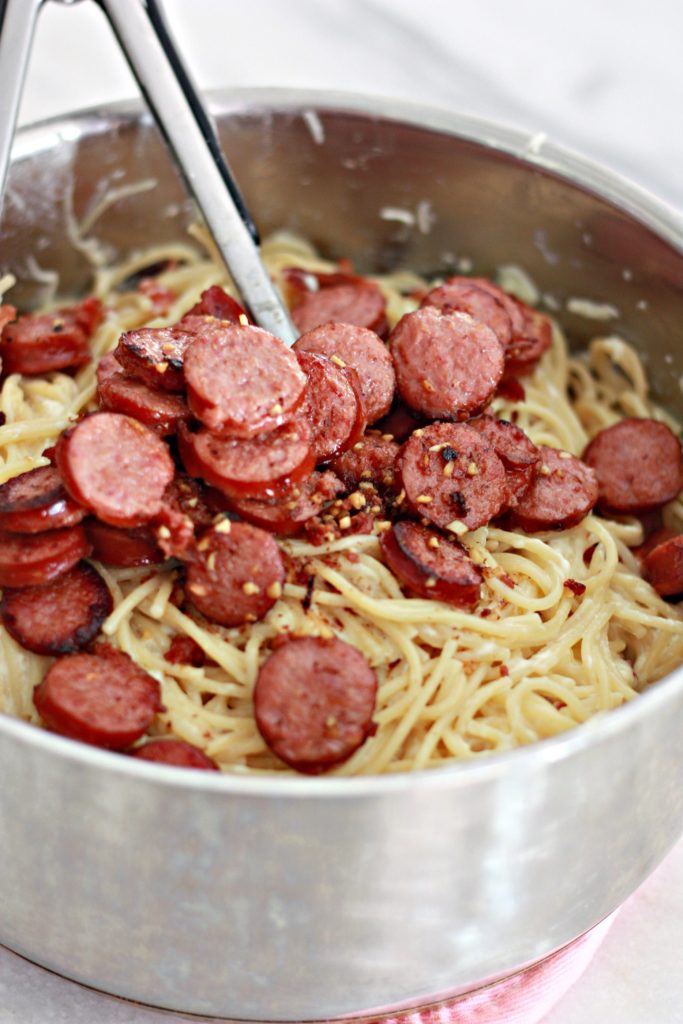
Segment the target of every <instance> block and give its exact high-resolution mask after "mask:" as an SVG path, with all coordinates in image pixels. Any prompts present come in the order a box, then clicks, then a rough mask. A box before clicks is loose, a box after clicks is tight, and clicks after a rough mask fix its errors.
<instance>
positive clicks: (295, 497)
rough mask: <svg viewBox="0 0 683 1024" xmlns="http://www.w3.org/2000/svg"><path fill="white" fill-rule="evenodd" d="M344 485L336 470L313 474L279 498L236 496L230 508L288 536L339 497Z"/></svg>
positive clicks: (266, 528) (251, 521) (249, 521)
mask: <svg viewBox="0 0 683 1024" xmlns="http://www.w3.org/2000/svg"><path fill="white" fill-rule="evenodd" d="M343 490H344V485H343V484H342V482H341V480H340V479H339V478H338V477H337V476H335V474H334V473H330V472H325V473H317V472H316V473H313V474H311V476H309V478H308V480H305V481H304V483H302V484H301V486H300V487H295V488H294V490H293V491H292V492H291V493H290V494H288V495H287V496H286V497H284V498H281V499H280V500H278V501H259V500H258V499H256V498H243V499H242V500H241V501H239V500H236V499H233V500H232V501H231V502H230V505H231V508H232V509H233V510H234V511H235V512H236V513H237V514H238V515H239V516H240V517H241V518H242V519H245V520H246V521H247V522H248V523H252V524H253V525H254V526H260V527H261V528H262V529H264V530H269V531H270V532H271V533H278V534H280V535H281V536H288V535H290V534H293V533H297V532H298V531H299V530H300V529H301V527H302V526H303V525H304V523H307V522H308V520H309V519H313V517H314V516H317V515H319V514H320V513H321V512H322V510H323V509H324V507H325V505H326V503H328V502H330V501H332V499H333V498H336V497H337V495H338V494H341V492H342V491H343Z"/></svg>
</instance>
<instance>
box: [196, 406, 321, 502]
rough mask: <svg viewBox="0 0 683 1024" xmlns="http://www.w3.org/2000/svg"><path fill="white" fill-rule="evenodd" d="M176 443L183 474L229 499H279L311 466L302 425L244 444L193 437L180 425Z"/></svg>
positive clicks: (202, 432)
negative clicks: (177, 443) (227, 496)
mask: <svg viewBox="0 0 683 1024" xmlns="http://www.w3.org/2000/svg"><path fill="white" fill-rule="evenodd" d="M178 439H179V447H180V455H181V458H182V460H183V463H184V464H185V468H186V469H187V471H188V473H190V474H191V476H199V477H201V478H202V479H203V480H205V481H206V482H207V483H208V484H210V485H211V486H212V487H217V488H218V489H219V490H221V491H224V492H225V493H226V494H228V495H230V496H231V497H234V498H263V497H265V498H275V497H278V496H282V495H284V494H286V493H287V492H288V491H290V490H291V489H292V487H293V486H294V485H295V484H298V483H299V481H301V480H303V479H304V478H305V477H307V476H309V475H310V473H311V471H312V470H313V466H314V465H315V459H314V456H313V451H312V449H311V427H310V425H309V424H308V422H307V421H306V420H303V419H297V420H295V421H293V422H292V423H286V424H285V425H284V426H282V427H279V428H278V429H277V430H274V431H272V432H271V433H269V434H262V435H260V436H258V437H254V438H251V439H250V440H248V441H245V440H240V439H238V438H230V437H217V436H216V435H215V434H212V433H211V432H210V431H209V430H200V431H198V432H197V433H196V434H193V433H191V432H190V431H189V430H187V429H186V427H185V426H184V425H183V424H181V426H180V428H179V430H178Z"/></svg>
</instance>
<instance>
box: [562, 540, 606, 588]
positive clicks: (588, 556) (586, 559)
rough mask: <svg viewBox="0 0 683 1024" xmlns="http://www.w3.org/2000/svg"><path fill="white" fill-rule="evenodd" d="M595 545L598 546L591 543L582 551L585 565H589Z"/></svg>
mask: <svg viewBox="0 0 683 1024" xmlns="http://www.w3.org/2000/svg"><path fill="white" fill-rule="evenodd" d="M597 546H598V545H597V544H591V546H590V547H589V548H586V550H585V551H584V553H583V560H584V562H585V563H586V565H590V564H591V560H592V558H593V554H594V552H595V549H596V548H597ZM565 586H566V584H565Z"/></svg>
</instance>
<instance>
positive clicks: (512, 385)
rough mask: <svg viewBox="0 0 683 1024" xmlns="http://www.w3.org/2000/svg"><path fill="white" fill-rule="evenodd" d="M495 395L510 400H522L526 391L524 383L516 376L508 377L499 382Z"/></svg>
mask: <svg viewBox="0 0 683 1024" xmlns="http://www.w3.org/2000/svg"><path fill="white" fill-rule="evenodd" d="M496 395H498V397H500V398H507V399H508V400H509V401H510V402H523V401H524V399H525V398H526V391H525V390H524V385H523V384H522V383H521V382H520V381H518V380H517V378H516V377H509V378H508V379H507V380H502V381H501V382H500V384H499V385H498V388H497V390H496Z"/></svg>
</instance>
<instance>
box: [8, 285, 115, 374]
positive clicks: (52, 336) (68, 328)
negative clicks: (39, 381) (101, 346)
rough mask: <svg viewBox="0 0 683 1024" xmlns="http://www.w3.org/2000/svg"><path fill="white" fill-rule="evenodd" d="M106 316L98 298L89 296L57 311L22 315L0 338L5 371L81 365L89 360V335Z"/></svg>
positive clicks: (29, 371)
mask: <svg viewBox="0 0 683 1024" xmlns="http://www.w3.org/2000/svg"><path fill="white" fill-rule="evenodd" d="M103 315H104V311H103V308H102V303H101V302H100V301H99V299H86V300H85V302H82V303H81V304H80V305H78V306H69V307H66V308H64V309H58V310H55V312H54V313H31V314H28V315H26V316H20V317H19V319H18V320H15V321H14V322H13V323H9V324H7V325H6V326H5V327H4V328H3V331H2V335H1V337H0V357H1V358H2V364H3V369H4V372H5V373H24V374H42V373H51V372H52V371H53V370H64V369H66V368H67V367H76V366H82V365H83V364H84V363H87V362H88V361H89V359H90V349H89V342H90V338H91V337H92V335H93V333H94V331H95V329H96V328H97V327H98V326H99V324H100V323H101V321H102V318H103Z"/></svg>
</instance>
